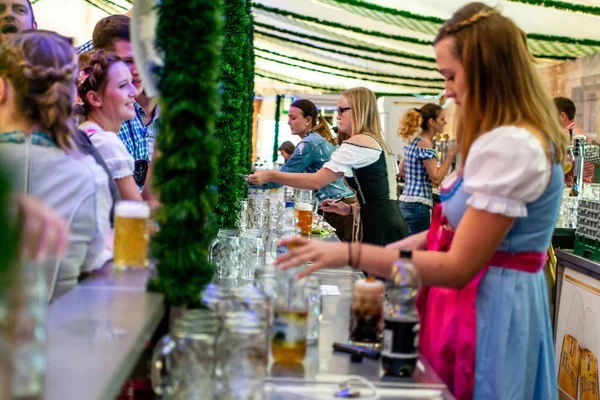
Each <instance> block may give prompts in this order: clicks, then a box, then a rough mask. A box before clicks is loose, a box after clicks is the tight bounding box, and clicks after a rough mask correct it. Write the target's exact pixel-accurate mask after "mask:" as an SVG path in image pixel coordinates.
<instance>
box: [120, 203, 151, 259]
mask: <svg viewBox="0 0 600 400" xmlns="http://www.w3.org/2000/svg"><path fill="white" fill-rule="evenodd" d="M149 217H150V208H149V207H148V204H147V203H145V202H142V201H119V202H118V203H117V205H116V206H115V244H114V268H115V269H126V268H144V267H146V266H147V265H148V240H149V234H148V218H149Z"/></svg>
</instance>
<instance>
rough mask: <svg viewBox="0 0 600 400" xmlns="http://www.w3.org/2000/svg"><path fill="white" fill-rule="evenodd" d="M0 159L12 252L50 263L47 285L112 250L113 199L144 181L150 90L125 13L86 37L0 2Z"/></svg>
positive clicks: (144, 192) (152, 115) (73, 276)
mask: <svg viewBox="0 0 600 400" xmlns="http://www.w3.org/2000/svg"><path fill="white" fill-rule="evenodd" d="M0 6H1V7H0V17H1V19H0V29H1V30H0V32H1V33H0V162H1V164H2V169H3V170H4V171H5V172H6V173H7V175H8V178H9V181H10V191H11V193H12V195H11V197H10V199H11V200H10V201H11V202H13V203H15V204H16V205H18V210H19V213H20V214H21V218H20V221H21V230H22V233H21V238H22V240H21V242H22V243H21V254H20V255H21V257H24V258H25V259H31V260H35V261H37V262H39V263H42V264H44V266H45V267H46V268H48V269H49V273H50V274H53V273H54V271H56V270H58V271H59V273H58V280H57V288H56V290H55V294H56V295H60V294H61V293H64V292H65V291H67V290H69V289H70V288H71V287H73V286H74V285H76V284H77V282H78V280H79V279H80V278H81V277H82V276H83V275H85V274H86V273H88V272H90V271H93V270H94V269H97V268H99V267H101V266H102V265H104V264H105V262H106V261H108V260H109V259H110V258H111V257H112V254H111V247H112V243H111V242H112V240H111V227H112V222H113V215H112V214H113V209H114V205H115V203H116V202H117V201H118V200H120V199H124V200H136V201H142V200H146V201H149V202H150V203H151V205H152V206H153V207H154V208H155V207H157V206H158V201H157V196H156V194H154V193H153V192H152V189H151V184H150V181H151V179H152V178H151V175H152V174H151V170H152V167H151V165H152V160H153V159H155V158H156V157H153V155H154V154H156V153H157V152H156V151H155V149H154V139H155V136H156V133H157V130H158V129H157V127H158V123H159V116H160V109H159V106H158V104H157V99H152V98H148V97H147V96H146V95H145V93H144V86H143V82H142V80H141V78H140V74H139V71H138V69H137V67H136V64H135V61H134V59H133V51H132V46H131V42H130V36H129V29H130V19H129V17H128V16H127V15H113V16H109V17H106V18H104V19H102V20H100V21H99V22H98V23H97V24H96V27H95V29H94V32H93V37H92V40H91V41H90V42H88V43H86V44H85V45H84V46H81V47H79V48H77V49H75V48H74V46H73V42H72V40H71V39H69V38H66V37H63V36H61V35H60V34H58V33H55V32H50V31H44V30H38V29H37V28H38V26H37V23H36V20H35V15H34V13H33V8H32V6H31V3H30V2H29V1H28V0H11V1H8V2H5V1H2V2H1V4H0Z"/></svg>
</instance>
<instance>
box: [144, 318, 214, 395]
mask: <svg viewBox="0 0 600 400" xmlns="http://www.w3.org/2000/svg"><path fill="white" fill-rule="evenodd" d="M218 329H219V318H218V316H217V314H216V313H215V312H213V311H211V310H186V311H185V312H184V313H183V314H182V315H181V317H179V318H178V319H177V320H176V321H175V322H174V324H173V327H172V328H171V330H170V333H169V334H168V335H165V336H164V337H163V338H162V339H161V340H160V341H159V342H158V344H157V345H156V347H155V348H154V352H153V354H152V375H151V380H152V389H153V390H154V392H155V393H156V394H158V395H161V396H167V398H177V399H194V400H214V398H215V397H214V396H215V389H216V379H215V368H216V340H217V332H218Z"/></svg>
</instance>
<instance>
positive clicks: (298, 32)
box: [34, 0, 600, 95]
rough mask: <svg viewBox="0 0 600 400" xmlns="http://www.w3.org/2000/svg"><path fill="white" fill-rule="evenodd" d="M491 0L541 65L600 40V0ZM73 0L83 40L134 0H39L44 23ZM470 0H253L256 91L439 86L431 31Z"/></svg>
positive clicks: (402, 90)
mask: <svg viewBox="0 0 600 400" xmlns="http://www.w3.org/2000/svg"><path fill="white" fill-rule="evenodd" d="M484 2H485V3H487V4H489V5H491V6H494V7H497V8H498V9H499V11H501V12H502V13H503V14H504V15H506V16H508V17H510V18H512V19H513V20H514V21H515V22H516V23H517V24H518V25H519V26H520V27H521V28H522V29H523V30H524V31H525V32H526V34H527V38H528V44H529V48H530V51H531V53H532V55H533V56H534V57H535V58H536V59H537V60H538V62H539V63H540V64H541V65H549V64H557V63H561V62H564V61H567V60H571V59H574V58H579V57H584V56H587V55H590V54H594V53H596V52H597V51H598V50H599V49H600V29H598V23H599V19H600V0H576V1H575V2H564V1H554V0H493V1H491V0H485V1H484ZM75 3H78V4H79V5H78V6H77V7H79V8H80V9H83V8H82V7H85V8H87V11H85V13H84V14H83V15H82V18H81V20H80V21H78V22H79V23H80V24H87V25H86V26H85V28H83V29H80V31H81V32H64V33H65V34H70V35H72V36H75V37H76V41H77V42H79V43H80V42H83V41H85V39H86V38H89V37H90V36H91V31H92V30H93V26H94V24H95V22H96V21H97V20H98V19H100V18H102V16H105V15H107V14H115V13H122V12H125V10H127V9H128V8H130V7H131V1H129V0H37V1H34V10H35V11H36V16H37V18H38V24H39V25H40V27H44V28H46V29H54V30H57V31H59V32H62V31H64V30H65V29H67V27H72V25H73V23H72V21H74V18H73V16H72V15H71V13H73V9H74V7H76V6H75ZM466 3H468V1H464V0H402V1H398V0H368V1H363V0H288V1H281V0H255V1H254V2H253V10H254V18H255V27H254V44H255V56H256V79H255V81H256V91H257V93H258V94H262V95H270V94H274V93H279V94H281V93H298V92H306V93H333V92H339V91H340V90H343V89H345V88H349V87H354V86H359V85H361V86H366V87H369V88H370V89H371V90H373V91H374V92H377V93H391V94H394V93H396V94H422V95H437V94H439V93H440V92H441V91H442V90H443V81H442V80H441V79H440V76H439V74H438V73H437V71H436V66H435V58H434V56H435V55H434V51H433V46H432V41H433V38H434V37H435V35H436V34H437V31H438V29H439V28H440V26H441V25H442V24H443V23H444V21H445V20H446V19H447V18H449V17H450V16H451V15H452V13H453V12H454V11H455V10H457V9H458V8H460V7H461V6H463V5H464V4H466ZM68 4H71V5H68ZM65 7H68V8H65ZM52 9H54V10H55V11H56V12H58V14H57V16H56V17H50V16H48V18H44V16H42V15H41V12H44V13H51V12H52ZM60 9H62V11H59V10H60ZM42 10H43V11H42ZM80 13H81V12H80ZM42 20H43V23H40V22H41V21H42ZM45 24H46V25H45ZM48 25H50V26H48ZM499 40H500V38H499Z"/></svg>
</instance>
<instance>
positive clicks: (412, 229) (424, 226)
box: [400, 202, 431, 235]
mask: <svg viewBox="0 0 600 400" xmlns="http://www.w3.org/2000/svg"><path fill="white" fill-rule="evenodd" d="M400 212H401V213H402V216H403V217H404V220H405V221H406V226H407V227H408V233H409V234H411V235H414V234H416V233H421V232H423V231H426V230H428V229H429V225H430V224H431V207H429V206H428V205H425V204H423V203H404V202H400Z"/></svg>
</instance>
